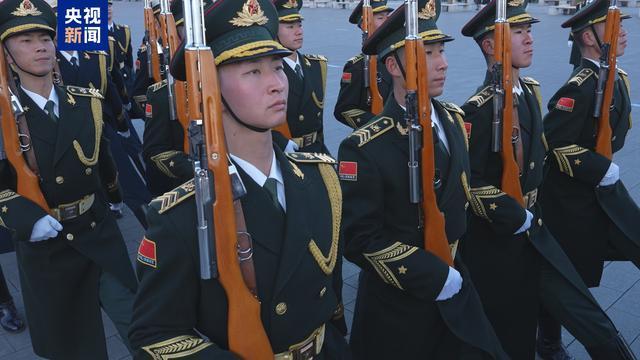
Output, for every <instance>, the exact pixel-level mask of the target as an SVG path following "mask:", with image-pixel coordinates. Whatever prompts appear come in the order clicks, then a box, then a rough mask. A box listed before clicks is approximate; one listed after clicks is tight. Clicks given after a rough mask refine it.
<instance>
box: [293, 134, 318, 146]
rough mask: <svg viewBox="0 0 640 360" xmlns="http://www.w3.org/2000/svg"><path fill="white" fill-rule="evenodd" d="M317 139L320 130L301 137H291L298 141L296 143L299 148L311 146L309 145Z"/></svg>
mask: <svg viewBox="0 0 640 360" xmlns="http://www.w3.org/2000/svg"><path fill="white" fill-rule="evenodd" d="M317 140H318V132H317V131H314V132H311V133H308V134H305V135H302V136H300V137H295V138H293V139H291V141H293V142H294V143H296V145H298V147H299V148H303V147H306V146H309V145H311V144H313V143H314V142H316V141H317Z"/></svg>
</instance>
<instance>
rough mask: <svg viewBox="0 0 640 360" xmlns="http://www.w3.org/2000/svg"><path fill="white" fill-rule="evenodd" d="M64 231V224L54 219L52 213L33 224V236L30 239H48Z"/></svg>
mask: <svg viewBox="0 0 640 360" xmlns="http://www.w3.org/2000/svg"><path fill="white" fill-rule="evenodd" d="M59 231H62V224H60V223H59V222H58V220H56V219H54V218H53V217H52V216H51V215H45V216H43V217H41V218H40V220H38V221H36V223H35V224H33V230H32V231H31V238H29V241H31V242H37V241H42V240H47V239H50V238H54V237H56V236H58V232H59Z"/></svg>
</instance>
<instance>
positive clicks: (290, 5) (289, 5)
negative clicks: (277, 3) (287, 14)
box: [282, 0, 298, 9]
mask: <svg viewBox="0 0 640 360" xmlns="http://www.w3.org/2000/svg"><path fill="white" fill-rule="evenodd" d="M282 7H283V8H285V9H297V8H298V0H288V1H287V2H286V3H284V4H282Z"/></svg>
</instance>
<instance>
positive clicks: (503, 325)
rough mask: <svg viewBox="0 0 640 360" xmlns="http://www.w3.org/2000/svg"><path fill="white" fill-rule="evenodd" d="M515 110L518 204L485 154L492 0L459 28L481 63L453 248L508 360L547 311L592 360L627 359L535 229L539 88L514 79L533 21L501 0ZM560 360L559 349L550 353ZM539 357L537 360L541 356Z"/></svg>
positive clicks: (528, 54)
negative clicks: (462, 233)
mask: <svg viewBox="0 0 640 360" xmlns="http://www.w3.org/2000/svg"><path fill="white" fill-rule="evenodd" d="M507 5H508V6H507V12H506V18H507V20H508V22H509V24H510V27H511V54H510V55H511V63H512V69H511V72H512V79H513V83H514V86H513V89H506V91H513V93H514V96H513V99H514V108H513V129H509V130H511V132H512V139H513V140H512V141H513V144H508V143H507V144H502V146H503V147H504V146H513V148H514V151H513V153H514V157H515V161H516V162H517V166H518V170H519V172H520V176H519V184H518V185H519V186H520V187H521V191H522V193H523V194H525V195H524V199H523V203H524V206H522V205H520V202H518V201H517V200H516V199H514V198H513V197H511V196H510V195H508V194H507V193H505V192H503V191H502V189H501V186H502V167H503V164H502V158H501V153H500V152H493V151H492V149H491V142H492V125H491V123H492V121H493V102H494V93H493V90H492V82H491V79H492V78H493V76H494V74H493V73H492V69H493V68H494V67H493V65H494V63H495V57H494V55H495V54H494V49H495V48H496V45H497V44H495V41H494V34H493V29H494V24H495V13H496V1H495V0H494V1H492V2H490V3H489V4H488V5H487V6H486V7H485V8H483V9H482V10H480V11H479V12H478V13H477V14H476V15H475V16H474V17H473V18H472V19H471V20H470V21H469V22H467V24H466V25H465V26H464V27H463V29H462V34H463V35H464V36H469V37H473V38H474V40H475V41H476V43H477V44H478V46H479V47H480V49H481V51H482V53H483V55H484V57H485V60H486V62H487V69H488V70H487V74H486V77H485V80H484V84H483V85H482V86H481V87H479V88H478V90H477V92H476V94H475V95H474V96H472V97H471V98H470V99H469V100H467V102H466V103H465V104H464V105H463V107H462V109H463V110H464V112H465V114H466V116H465V121H466V126H467V129H468V132H469V156H470V161H471V189H470V191H469V192H468V193H467V197H468V200H469V203H470V205H471V206H470V207H471V209H472V210H473V211H472V212H471V214H470V216H469V220H468V231H467V234H466V236H467V237H468V239H465V240H467V241H464V242H463V243H462V245H461V251H462V252H463V254H464V255H465V259H466V260H467V265H468V266H469V271H470V273H471V277H472V278H473V281H474V283H475V284H476V286H477V289H478V293H479V294H480V298H481V299H482V304H483V305H484V309H485V311H486V313H487V316H488V317H489V319H490V320H491V323H492V324H493V328H494V329H495V330H496V333H497V334H498V337H499V338H500V340H501V342H502V345H503V346H504V348H505V350H506V351H507V353H508V354H509V356H510V357H511V358H513V359H533V358H534V356H535V341H536V327H537V318H538V316H537V315H538V309H539V307H540V305H544V306H545V308H546V309H547V310H548V311H549V312H550V313H551V314H552V315H553V316H554V317H555V318H557V319H558V320H560V321H561V323H562V324H563V325H564V326H565V327H566V328H567V329H568V330H569V331H570V332H571V333H572V334H573V335H574V336H575V337H576V338H577V339H578V341H580V342H581V343H582V344H583V345H584V346H585V347H586V349H587V351H588V352H589V354H590V355H591V356H592V357H593V358H594V359H626V358H633V355H632V353H631V351H630V350H629V349H628V346H627V345H626V343H625V342H624V339H623V338H622V337H621V336H620V335H619V334H618V332H617V330H616V328H615V326H614V325H613V323H612V322H611V321H610V320H609V318H608V317H607V315H606V314H605V313H604V311H603V310H602V309H601V308H600V306H599V305H598V303H597V302H596V300H595V299H594V298H593V297H592V296H591V293H590V292H589V290H588V289H587V287H586V286H585V284H584V282H583V281H582V280H581V279H580V277H579V275H578V273H577V272H576V271H575V268H573V266H572V265H571V262H570V261H569V259H568V258H567V257H566V255H565V254H564V252H563V251H562V249H561V248H560V246H559V244H558V243H557V241H556V240H555V239H554V238H553V236H552V235H551V233H550V232H549V230H548V229H547V227H546V225H545V224H544V222H543V219H542V216H541V211H540V204H538V203H537V202H536V200H537V193H538V189H539V188H540V187H541V185H542V179H543V163H544V159H545V155H546V149H545V140H544V134H543V127H542V116H541V96H540V85H539V83H538V82H537V81H535V80H534V79H532V78H529V77H521V76H520V75H521V73H520V71H521V69H523V68H527V67H529V66H530V65H531V62H532V56H533V37H532V34H531V26H532V24H533V23H537V22H538V19H535V18H533V17H532V16H531V15H530V14H529V13H527V12H526V10H525V9H526V6H527V2H526V1H522V0H513V1H509V2H508V4H507ZM550 352H552V353H560V356H561V357H559V358H564V357H566V354H564V350H563V349H562V348H559V349H555V350H554V351H550ZM550 352H547V353H546V354H545V356H547V355H548V353H550Z"/></svg>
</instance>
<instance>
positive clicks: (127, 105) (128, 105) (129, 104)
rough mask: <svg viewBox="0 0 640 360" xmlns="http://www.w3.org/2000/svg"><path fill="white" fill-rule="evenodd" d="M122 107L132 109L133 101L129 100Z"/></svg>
mask: <svg viewBox="0 0 640 360" xmlns="http://www.w3.org/2000/svg"><path fill="white" fill-rule="evenodd" d="M122 107H123V108H124V109H125V110H127V111H130V110H131V102H128V103H126V104H124V105H122Z"/></svg>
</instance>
